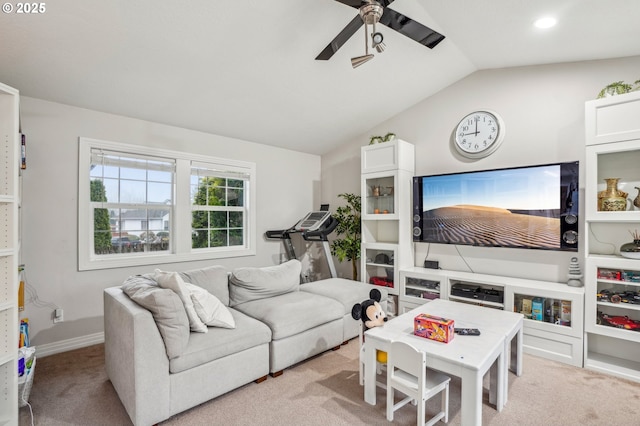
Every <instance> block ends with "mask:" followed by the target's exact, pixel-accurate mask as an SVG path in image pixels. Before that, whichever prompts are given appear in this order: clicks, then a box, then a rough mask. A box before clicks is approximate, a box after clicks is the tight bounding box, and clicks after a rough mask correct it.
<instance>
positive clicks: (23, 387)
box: [18, 356, 36, 407]
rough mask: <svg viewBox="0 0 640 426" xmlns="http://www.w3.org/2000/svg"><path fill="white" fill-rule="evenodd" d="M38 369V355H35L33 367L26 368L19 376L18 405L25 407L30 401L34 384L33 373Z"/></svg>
mask: <svg viewBox="0 0 640 426" xmlns="http://www.w3.org/2000/svg"><path fill="white" fill-rule="evenodd" d="M35 370H36V357H35V356H34V357H33V362H32V363H31V368H29V369H26V371H25V373H24V374H23V375H22V376H21V377H19V378H18V407H24V406H26V405H27V403H28V402H29V394H30V393H31V387H32V386H33V375H34V374H35Z"/></svg>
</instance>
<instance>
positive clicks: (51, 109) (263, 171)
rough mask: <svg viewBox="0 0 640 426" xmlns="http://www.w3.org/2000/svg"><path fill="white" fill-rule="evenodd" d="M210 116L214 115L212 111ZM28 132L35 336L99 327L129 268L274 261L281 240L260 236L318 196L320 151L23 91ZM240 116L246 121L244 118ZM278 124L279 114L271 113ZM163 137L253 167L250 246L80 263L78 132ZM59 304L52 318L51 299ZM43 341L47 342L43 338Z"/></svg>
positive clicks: (30, 306)
mask: <svg viewBox="0 0 640 426" xmlns="http://www.w3.org/2000/svg"><path fill="white" fill-rule="evenodd" d="M211 119H212V120H215V117H211ZM21 120H22V131H23V132H24V133H25V134H26V135H27V169H26V170H24V171H23V174H22V208H21V236H22V246H21V249H22V250H21V252H22V260H21V262H22V263H24V264H25V265H26V278H27V283H28V285H29V290H32V291H33V292H35V293H37V297H38V299H39V301H34V300H33V298H30V297H29V295H27V299H28V300H29V299H30V300H31V303H27V305H26V308H25V311H24V312H23V313H22V317H28V318H29V320H30V327H31V344H32V345H36V346H38V345H48V346H55V345H62V346H63V347H61V348H60V349H61V350H65V349H66V348H65V347H64V346H65V345H66V344H67V343H65V342H70V341H71V342H74V341H76V340H79V341H82V339H84V338H86V336H91V335H95V334H99V333H101V332H102V331H103V307H102V303H103V299H102V290H103V289H104V288H106V287H110V286H115V285H119V284H121V283H122V281H123V280H124V279H125V278H126V277H127V276H129V275H132V274H138V273H144V272H149V271H152V270H153V269H154V268H155V267H160V268H163V269H166V270H187V269H192V268H197V267H201V266H204V265H207V264H220V265H224V266H226V267H227V268H228V269H232V268H234V267H237V266H251V265H253V266H265V265H273V264H277V263H279V261H280V256H279V253H280V251H281V248H282V247H281V244H280V242H277V241H268V240H265V239H264V238H263V235H264V232H265V231H266V230H268V229H284V228H288V227H289V226H291V225H293V224H295V223H296V222H297V221H298V220H299V219H300V218H301V217H302V216H304V215H305V214H306V213H307V212H309V211H311V210H313V209H315V208H317V206H318V205H319V203H320V157H319V156H316V155H310V154H304V153H299V152H294V151H289V150H284V149H280V148H272V147H269V146H266V145H261V144H256V143H251V142H247V141H242V140H237V139H231V138H227V137H223V136H216V135H211V134H205V133H201V132H196V131H191V130H187V129H181V128H176V127H171V126H166V125H162V124H157V123H151V122H146V121H142V120H136V119H131V118H127V117H121V116H116V115H111V114H105V113H101V112H96V111H90V110H86V109H81V108H75V107H70V106H66V105H61V104H56V103H52V102H47V101H43V100H38V99H33V98H28V97H22V98H21ZM247 125H250V123H249V122H248V123H247ZM274 126H283V131H285V130H286V125H285V123H276V124H274ZM80 136H85V137H91V138H96V139H104V140H110V141H117V142H124V143H131V144H138V145H146V146H154V147H160V148H165V149H170V150H176V151H185V152H192V153H197V154H203V155H210V156H216V157H222V158H229V159H235V160H243V161H252V162H255V163H256V169H257V184H256V186H257V188H256V190H257V191H258V194H257V206H256V208H257V255H256V256H250V257H239V258H230V259H222V260H219V261H216V260H213V261H209V262H205V261H201V262H185V263H177V264H165V265H159V266H144V267H136V268H118V269H111V270H98V271H85V272H78V262H77V259H78V255H77V240H78V237H77V235H78V230H77V215H78V213H77V212H78V206H77V188H78V137H80ZM53 305H55V306H58V307H60V308H63V309H64V319H65V320H64V322H62V323H57V324H53V322H52V306H53ZM45 347H46V346H45Z"/></svg>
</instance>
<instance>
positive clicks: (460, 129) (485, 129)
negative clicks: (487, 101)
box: [453, 111, 504, 158]
mask: <svg viewBox="0 0 640 426" xmlns="http://www.w3.org/2000/svg"><path fill="white" fill-rule="evenodd" d="M503 139H504V122H503V121H502V118H501V117H500V116H499V115H498V114H497V113H495V112H493V111H474V112H472V113H470V114H467V116H465V117H464V118H463V119H462V120H460V122H459V123H458V126H457V127H456V130H455V132H454V134H453V145H454V146H455V147H456V150H457V151H458V152H459V153H460V155H463V156H464V157H467V158H483V157H486V156H487V155H489V154H491V153H493V152H494V151H495V150H496V149H498V147H499V146H500V144H501V143H502V140H503Z"/></svg>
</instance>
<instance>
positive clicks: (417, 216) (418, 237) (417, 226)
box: [413, 177, 422, 241]
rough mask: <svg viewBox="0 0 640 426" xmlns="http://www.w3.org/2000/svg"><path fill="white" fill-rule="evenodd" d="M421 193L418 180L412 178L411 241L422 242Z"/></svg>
mask: <svg viewBox="0 0 640 426" xmlns="http://www.w3.org/2000/svg"><path fill="white" fill-rule="evenodd" d="M421 198H422V191H421V188H420V183H419V180H418V178H415V177H414V178H413V241H422V200H421Z"/></svg>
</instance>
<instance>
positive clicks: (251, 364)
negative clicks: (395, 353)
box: [104, 260, 387, 425]
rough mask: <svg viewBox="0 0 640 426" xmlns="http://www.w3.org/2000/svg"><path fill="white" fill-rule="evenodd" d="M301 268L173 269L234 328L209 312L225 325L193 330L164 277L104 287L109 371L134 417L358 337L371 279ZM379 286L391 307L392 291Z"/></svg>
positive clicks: (181, 406)
mask: <svg viewBox="0 0 640 426" xmlns="http://www.w3.org/2000/svg"><path fill="white" fill-rule="evenodd" d="M299 274H300V263H299V262H298V261H296V260H293V261H289V262H286V263H284V264H282V265H277V266H272V267H265V268H237V269H235V270H234V271H231V273H228V272H227V271H226V270H225V269H224V268H222V267H220V266H211V267H207V268H202V269H197V270H192V271H186V272H180V273H177V274H176V273H174V274H173V277H172V278H173V279H174V280H175V279H176V277H175V276H176V275H177V276H179V277H180V278H179V279H178V281H180V282H181V283H182V284H181V285H183V284H184V283H190V284H193V285H195V286H197V287H198V289H199V290H198V291H199V292H201V289H204V290H206V292H205V293H207V295H206V297H207V298H210V296H209V295H212V296H214V299H216V300H217V302H216V303H219V304H218V305H216V306H217V308H219V309H218V312H222V311H224V314H225V315H227V317H225V318H226V320H225V321H227V322H229V320H230V317H232V318H233V319H232V320H231V322H232V323H233V326H234V327H233V328H229V327H230V325H229V324H225V323H224V321H222V322H219V321H218V320H217V319H212V320H211V321H213V322H211V323H216V321H218V323H216V324H222V326H206V327H205V328H206V332H195V331H192V327H191V323H190V319H191V318H190V316H189V308H188V306H185V304H184V302H183V301H182V300H181V298H180V296H179V295H178V292H176V291H175V290H172V289H170V288H166V286H163V282H162V280H159V281H160V285H159V284H158V282H156V281H155V278H157V275H154V274H147V275H144V276H137V277H130V278H128V279H127V280H126V281H125V283H124V284H123V285H122V286H120V287H111V288H107V289H105V290H104V319H105V358H106V359H105V361H106V370H107V375H108V377H109V379H110V380H111V383H112V384H113V386H114V388H115V390H116V392H117V393H118V396H119V397H120V400H121V401H122V403H123V405H124V407H125V409H126V410H127V413H128V414H129V416H130V418H131V420H132V422H133V423H134V424H135V425H152V424H156V423H158V422H160V421H163V420H166V419H167V418H169V417H171V416H173V415H175V414H177V413H180V412H182V411H184V410H187V409H189V408H191V407H194V406H196V405H198V404H201V403H203V402H205V401H208V400H210V399H212V398H215V397H217V396H219V395H221V394H224V393H226V392H229V391H231V390H233V389H235V388H238V387H240V386H242V385H245V384H247V383H249V382H251V381H256V382H260V381H262V380H264V379H266V378H267V375H268V374H269V373H271V375H272V376H274V377H275V376H277V375H279V374H281V373H282V371H283V370H284V369H285V368H287V367H289V366H292V365H294V364H296V363H298V362H301V361H304V360H305V359H307V358H309V357H311V356H314V355H316V354H318V353H321V352H323V351H326V350H328V349H337V348H338V347H339V346H340V345H341V344H342V343H344V342H346V341H348V340H349V339H352V338H353V337H355V336H357V335H358V327H359V321H355V320H354V319H353V318H352V317H351V309H352V307H353V305H354V304H356V303H361V302H362V301H364V300H366V299H368V298H369V291H370V290H371V288H373V286H371V285H368V284H364V283H360V282H356V281H351V280H346V279H341V278H331V279H326V280H321V281H316V282H312V283H305V284H300V279H299ZM165 276H166V275H165ZM163 287H164V288H163ZM191 288H192V290H194V291H195V289H194V288H193V287H191ZM376 288H378V287H376ZM379 290H380V291H381V293H382V295H383V298H382V300H383V305H384V306H386V304H385V303H386V299H387V292H386V291H385V290H384V288H379ZM195 293H197V292H195ZM195 293H191V298H192V300H193V302H194V303H195V305H196V306H199V302H198V301H197V297H196V296H193V294H195ZM183 296H184V294H183ZM220 305H223V307H222V308H220ZM217 308H216V309H217ZM196 310H197V309H196ZM200 310H201V311H202V310H203V308H202V307H201V309H200ZM210 311H211V310H210ZM191 314H192V315H193V311H191ZM229 314H230V317H229V316H228V315H229Z"/></svg>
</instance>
